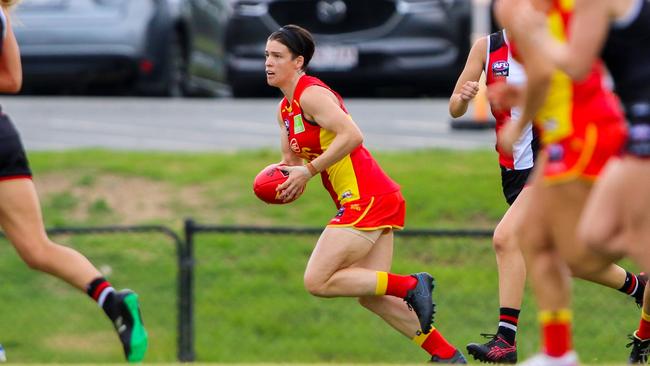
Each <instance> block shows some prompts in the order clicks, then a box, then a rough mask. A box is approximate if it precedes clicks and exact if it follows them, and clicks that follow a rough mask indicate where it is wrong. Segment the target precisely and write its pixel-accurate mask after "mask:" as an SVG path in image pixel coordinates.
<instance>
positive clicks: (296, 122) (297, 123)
mask: <svg viewBox="0 0 650 366" xmlns="http://www.w3.org/2000/svg"><path fill="white" fill-rule="evenodd" d="M301 132H305V124H304V123H303V122H302V114H299V115H297V116H294V117H293V133H294V134H299V133H301Z"/></svg>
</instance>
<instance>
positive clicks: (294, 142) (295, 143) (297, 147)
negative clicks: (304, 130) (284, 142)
mask: <svg viewBox="0 0 650 366" xmlns="http://www.w3.org/2000/svg"><path fill="white" fill-rule="evenodd" d="M289 147H291V151H293V152H295V153H296V154H300V145H298V140H296V139H295V138H292V139H291V141H289Z"/></svg>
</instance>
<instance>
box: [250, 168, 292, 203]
mask: <svg viewBox="0 0 650 366" xmlns="http://www.w3.org/2000/svg"><path fill="white" fill-rule="evenodd" d="M288 177H289V173H288V172H287V171H283V170H282V169H281V168H280V166H279V165H278V164H271V165H269V166H267V167H266V168H264V169H262V171H261V172H259V174H257V176H256V177H255V180H254V181H253V192H255V195H256V196H257V198H259V199H261V200H262V201H264V202H266V203H272V204H284V203H289V202H283V201H282V200H280V199H279V198H278V197H279V196H280V192H277V191H276V190H275V188H276V187H277V186H279V185H280V184H282V183H284V182H285V181H286V180H287V178H288Z"/></svg>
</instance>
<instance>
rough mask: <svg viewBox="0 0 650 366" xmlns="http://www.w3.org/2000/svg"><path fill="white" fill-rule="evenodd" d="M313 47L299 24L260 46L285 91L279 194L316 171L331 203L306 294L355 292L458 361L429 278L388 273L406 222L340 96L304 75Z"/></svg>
mask: <svg viewBox="0 0 650 366" xmlns="http://www.w3.org/2000/svg"><path fill="white" fill-rule="evenodd" d="M314 49H315V45H314V41H313V38H312V36H311V34H310V33H309V32H308V31H307V30H305V29H303V28H301V27H298V26H294V25H287V26H284V27H282V28H280V29H279V30H278V31H276V32H274V33H272V34H271V35H270V36H269V38H268V41H267V44H266V51H265V56H266V63H265V68H266V77H267V83H268V84H269V85H271V86H274V87H277V88H279V89H280V90H281V91H282V93H283V94H284V98H283V99H282V101H281V102H280V105H279V109H278V114H277V118H278V123H279V125H280V131H281V147H282V154H283V159H282V162H281V163H283V164H287V165H288V166H286V167H284V168H283V169H285V170H287V171H289V178H288V179H287V181H286V182H285V183H283V184H282V185H280V186H279V187H278V191H279V192H280V197H281V198H282V199H284V200H286V201H291V200H292V199H294V198H295V197H296V196H297V195H300V194H302V192H303V190H304V188H305V185H306V184H307V182H308V181H309V179H311V178H312V177H313V176H315V175H317V174H321V179H322V182H323V185H324V186H325V188H326V189H327V190H328V192H329V193H330V195H331V197H332V199H333V200H334V203H335V204H336V207H337V208H338V212H337V214H336V215H335V216H334V218H332V220H331V221H330V222H329V224H328V225H327V227H326V228H325V230H324V231H323V233H322V234H321V236H320V238H319V239H318V242H317V243H316V247H315V248H314V250H313V252H312V254H311V257H310V259H309V262H308V263H307V268H306V270H305V275H304V284H305V288H306V289H307V291H309V293H311V294H312V295H314V296H320V297H357V298H359V302H360V304H361V305H363V306H364V307H366V308H367V309H369V310H371V311H373V312H374V313H376V314H377V315H379V316H380V317H381V318H382V319H384V321H386V322H387V323H388V324H389V325H391V326H392V327H393V328H395V329H396V330H398V331H399V332H401V333H402V334H404V335H405V336H407V337H410V338H412V339H413V341H414V342H416V343H417V344H418V345H420V346H421V347H422V348H423V349H425V350H426V351H427V352H429V354H430V355H431V361H433V362H445V363H466V361H465V358H464V356H463V355H462V354H461V353H460V352H459V351H458V350H457V349H456V348H455V347H453V346H452V345H451V344H449V343H448V342H447V341H446V340H445V339H444V338H443V337H442V335H441V334H440V332H439V331H438V330H437V329H436V328H434V327H432V317H433V314H434V305H433V300H432V297H431V292H432V290H433V287H434V283H433V278H432V277H431V276H430V275H429V274H428V273H417V274H414V275H410V276H402V275H396V274H393V273H390V272H389V271H390V268H391V263H392V256H393V230H394V229H401V228H402V227H403V225H404V216H405V202H404V199H403V198H402V195H401V193H400V188H399V186H398V185H397V184H396V183H395V182H393V181H392V180H391V179H390V178H389V177H388V176H387V175H386V174H385V173H384V172H383V170H382V169H381V168H380V167H379V165H378V164H377V162H376V161H375V160H374V158H373V157H372V156H371V155H370V153H369V152H368V150H366V149H365V147H364V146H363V145H362V142H363V136H362V134H361V131H360V130H359V128H358V127H357V125H356V124H355V123H354V121H353V120H352V118H351V117H350V115H349V114H348V112H347V110H346V109H345V106H344V104H343V100H342V99H341V97H340V96H339V95H338V94H337V93H336V92H334V91H333V90H331V89H330V88H329V87H328V86H327V85H325V84H324V83H323V82H322V81H320V80H318V79H316V78H314V77H311V76H308V75H306V74H305V71H306V69H307V66H308V64H309V61H310V60H311V58H312V56H313V54H314ZM303 159H304V160H306V161H308V163H307V164H306V165H303ZM404 301H406V304H405V303H404ZM409 308H412V309H413V310H414V312H415V314H414V313H413V312H411V311H409ZM416 315H417V316H416Z"/></svg>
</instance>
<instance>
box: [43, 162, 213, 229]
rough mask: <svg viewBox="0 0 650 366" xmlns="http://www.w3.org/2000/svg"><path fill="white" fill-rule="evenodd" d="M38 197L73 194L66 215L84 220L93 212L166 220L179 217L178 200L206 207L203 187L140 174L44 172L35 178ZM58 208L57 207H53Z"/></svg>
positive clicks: (118, 218) (119, 220)
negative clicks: (84, 174)
mask: <svg viewBox="0 0 650 366" xmlns="http://www.w3.org/2000/svg"><path fill="white" fill-rule="evenodd" d="M34 182H35V184H36V188H37V190H38V192H39V197H40V199H41V201H42V202H44V203H45V204H47V203H48V202H50V201H51V200H52V198H53V197H56V196H57V195H62V194H65V195H68V196H71V198H69V200H72V201H73V203H72V204H69V205H68V208H67V209H68V212H67V213H66V215H67V216H68V217H69V218H70V219H71V220H74V221H77V222H83V221H87V220H90V219H92V217H93V215H95V216H97V215H102V214H103V215H105V216H108V217H110V221H111V222H113V223H116V224H135V223H141V222H151V221H160V220H163V221H167V220H171V219H174V218H175V216H176V213H175V210H174V208H173V207H174V206H175V205H177V204H175V203H177V202H183V205H187V206H189V208H192V207H195V208H198V209H205V207H201V206H203V203H204V202H205V200H202V199H201V193H202V190H201V189H200V187H194V186H190V187H187V188H181V189H178V188H175V187H173V185H171V184H169V183H165V182H160V181H153V180H150V179H145V178H140V177H122V176H117V175H101V176H96V177H93V178H92V179H90V180H89V179H87V178H86V177H85V176H81V175H75V174H61V173H53V174H43V175H40V176H38V177H36V178H35V180H34ZM53 208H54V209H57V207H53Z"/></svg>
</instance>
